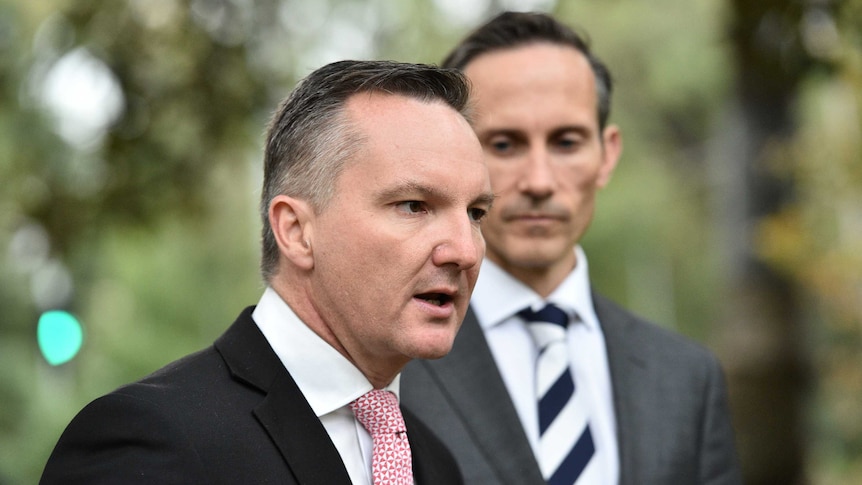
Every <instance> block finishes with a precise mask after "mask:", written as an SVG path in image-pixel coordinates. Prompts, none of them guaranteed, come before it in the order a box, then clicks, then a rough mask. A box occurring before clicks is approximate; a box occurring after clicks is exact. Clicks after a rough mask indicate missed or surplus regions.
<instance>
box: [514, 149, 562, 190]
mask: <svg viewBox="0 0 862 485" xmlns="http://www.w3.org/2000/svg"><path fill="white" fill-rule="evenodd" d="M552 162H553V161H552V160H551V154H550V153H549V152H548V149H547V148H546V147H544V146H539V147H534V148H532V149H531V150H530V151H529V153H528V154H527V158H526V160H525V161H524V164H523V171H522V173H521V177H520V179H519V181H518V190H519V191H520V192H521V193H524V194H527V195H528V196H530V197H532V198H534V199H545V198H548V197H550V196H551V194H553V193H554V187H555V184H556V181H555V180H554V171H553V168H552V166H551V164H552Z"/></svg>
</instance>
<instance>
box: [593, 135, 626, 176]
mask: <svg viewBox="0 0 862 485" xmlns="http://www.w3.org/2000/svg"><path fill="white" fill-rule="evenodd" d="M622 153H623V134H622V133H621V132H620V129H619V127H618V126H617V125H608V126H607V127H605V130H604V131H603V132H602V168H601V172H600V173H599V178H598V181H597V182H596V183H597V185H598V186H599V187H604V186H606V185H607V184H608V182H610V181H611V176H612V175H613V174H614V170H615V169H616V168H617V162H618V161H619V159H620V155H622Z"/></svg>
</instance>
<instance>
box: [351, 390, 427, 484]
mask: <svg viewBox="0 0 862 485" xmlns="http://www.w3.org/2000/svg"><path fill="white" fill-rule="evenodd" d="M350 408H351V409H352V410H353V414H355V415H356V419H358V420H359V422H360V423H362V426H364V427H365V429H367V430H368V432H369V433H371V439H372V441H373V443H374V450H373V451H372V454H371V475H372V477H373V482H374V485H413V458H412V457H411V454H410V443H409V442H408V441H407V427H406V426H405V425H404V417H403V416H402V415H401V409H400V408H399V407H398V398H397V397H395V394H393V393H392V392H389V391H383V390H380V389H374V390H372V391H369V392H368V393H366V394H364V395H363V396H362V397H360V398H359V399H357V400H355V401H353V402H352V403H350Z"/></svg>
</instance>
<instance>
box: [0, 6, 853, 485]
mask: <svg viewBox="0 0 862 485" xmlns="http://www.w3.org/2000/svg"><path fill="white" fill-rule="evenodd" d="M504 9H512V10H539V11H547V12H552V13H554V14H555V15H557V16H558V17H559V18H560V19H561V20H563V21H565V22H566V23H569V24H570V25H573V26H576V27H579V28H582V29H583V30H585V31H586V32H588V34H589V36H590V37H591V38H592V44H593V47H594V49H595V51H596V52H597V53H598V54H599V55H600V56H601V57H603V58H604V59H605V60H606V61H607V63H608V65H609V66H610V68H611V71H612V72H613V73H614V75H615V78H616V82H617V91H616V95H615V99H614V104H613V110H612V116H611V118H612V121H614V122H616V123H617V124H619V125H620V126H621V127H622V129H623V133H624V140H625V151H624V154H623V157H622V160H621V162H620V167H619V169H618V170H617V173H616V175H615V178H614V180H613V182H612V183H611V185H610V186H609V187H608V188H607V189H606V190H605V191H604V192H602V194H601V195H600V198H599V206H598V212H597V215H596V219H595V222H594V224H593V227H592V229H591V231H590V233H589V235H588V238H587V240H586V241H585V242H584V245H585V247H586V249H587V252H588V254H589V255H590V266H591V270H592V274H593V277H594V279H595V283H594V284H595V286H596V287H597V289H598V290H600V291H602V292H604V293H606V294H608V295H609V296H611V297H613V298H614V299H616V300H618V301H619V302H621V303H623V304H625V305H627V306H629V307H630V308H632V309H633V310H635V311H636V312H639V313H641V314H643V315H646V316H648V317H649V318H651V319H654V320H656V321H657V322H659V323H661V324H663V325H666V326H668V327H670V328H673V329H675V330H676V331H679V332H681V333H684V334H686V335H688V336H690V337H692V338H694V339H696V340H698V341H700V342H702V343H703V344H704V345H706V346H708V347H709V348H711V349H713V350H714V351H715V352H716V353H717V354H718V355H719V357H720V358H721V360H722V362H723V364H724V368H725V370H726V373H727V378H728V381H729V388H730V394H731V396H730V397H731V403H732V407H733V413H734V423H735V426H736V430H737V438H738V442H739V450H740V454H741V459H742V462H743V467H744V473H745V476H746V482H747V483H749V484H755V485H757V484H764V485H766V484H769V485H773V484H808V483H811V484H823V485H831V484H858V483H862V128H860V125H862V0H843V1H841V0H795V1H789V0H786V1H785V0H760V1H756V2H751V1H745V0H650V1H636V0H580V1H553V0H416V1H412V2H402V1H398V0H375V1H359V0H315V1H310V0H309V1H302V0H256V1H252V0H112V1H107V0H105V1H101V0H40V1H26V0H0V483H2V484H28V483H36V481H37V480H38V477H39V475H40V473H41V469H42V466H43V465H44V463H45V460H46V459H47V457H48V454H49V453H50V451H51V449H52V447H53V445H54V443H55V442H56V440H57V438H58V437H59V435H60V433H61V432H62V430H63V428H64V427H65V425H66V424H67V423H68V422H69V420H70V419H71V418H72V416H73V415H74V414H75V413H76V412H77V411H78V410H79V409H80V408H81V407H82V406H84V405H85V404H86V403H87V402H89V401H90V400H92V399H93V398H95V397H97V396H98V395H101V394H103V393H105V392H108V391H110V390H112V389H113V388H115V387H116V386H118V385H120V384H123V383H125V382H128V381H131V380H134V379H137V378H140V377H142V376H143V375H145V374H147V373H149V372H151V371H153V370H155V369H156V368H158V367H160V366H162V365H164V364H165V363H167V362H169V361H171V360H173V359H175V358H177V357H180V356H181V355H184V354H186V353H188V352H191V351H194V350H197V349H199V348H202V347H204V346H206V345H209V344H210V343H211V342H212V340H213V339H214V338H216V337H217V336H218V335H219V334H220V333H221V332H222V331H223V330H224V329H225V328H226V327H227V326H228V325H229V324H230V322H232V321H233V319H234V318H235V316H236V315H237V314H238V313H239V311H240V310H241V309H242V308H243V307H244V306H246V305H250V304H254V303H256V301H257V299H258V297H259V296H260V294H261V292H262V289H263V286H262V284H261V282H260V278H259V276H258V255H259V250H258V237H259V230H260V229H259V228H260V223H259V220H258V216H257V212H256V204H257V199H258V197H259V185H260V178H261V171H262V163H261V160H262V154H261V153H262V151H261V146H262V138H263V131H264V127H265V124H266V122H267V119H268V117H269V114H270V113H271V112H272V111H273V110H274V108H275V107H276V105H277V103H278V101H279V100H280V99H281V98H283V97H284V96H285V95H286V94H287V93H288V92H289V91H290V89H291V88H292V87H293V85H294V84H295V82H296V81H297V80H298V79H300V78H301V77H303V76H304V75H306V74H308V73H309V72H310V71H311V70H313V69H314V68H317V67H319V66H321V65H323V64H325V63H327V62H330V61H335V60H339V59H345V58H375V59H395V60H404V61H415V62H427V63H437V62H439V61H440V60H441V59H442V57H443V56H444V55H445V54H446V52H447V51H448V50H449V49H450V48H451V47H452V46H453V45H454V44H455V43H456V41H457V40H458V39H460V38H461V37H462V36H463V35H465V34H466V33H467V32H468V31H469V30H471V29H472V28H473V27H475V26H477V25H478V24H479V23H481V22H483V21H484V20H486V19H488V18H489V17H490V16H491V15H493V14H495V13H497V12H499V11H501V10H504Z"/></svg>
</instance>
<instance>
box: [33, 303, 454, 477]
mask: <svg viewBox="0 0 862 485" xmlns="http://www.w3.org/2000/svg"><path fill="white" fill-rule="evenodd" d="M251 312H252V308H251V307H249V308H247V309H246V310H245V311H244V312H243V313H242V314H241V315H240V316H239V318H237V320H236V322H235V323H234V324H233V325H232V326H231V327H230V328H229V329H228V330H227V332H225V334H224V335H222V336H221V337H220V338H219V339H218V340H217V341H216V342H215V344H214V345H213V346H212V347H209V348H207V349H204V350H202V351H200V352H198V353H196V354H192V355H190V356H187V357H185V358H183V359H181V360H179V361H176V362H174V363H172V364H169V365H168V366H166V367H164V368H162V369H161V370H159V371H157V372H155V373H154V374H152V375H150V376H148V377H146V378H144V379H142V380H141V381H139V382H136V383H133V384H130V385H128V386H124V387H121V388H120V389H117V390H116V391H114V392H112V393H110V394H108V395H106V396H103V397H101V398H99V399H97V400H95V401H93V402H92V403H90V404H89V405H88V406H86V407H85V408H84V409H83V410H82V411H81V412H80V413H79V414H78V415H77V416H76V417H75V419H73V420H72V422H71V424H69V426H68V427H67V428H66V431H65V432H64V433H63V435H62V436H61V437H60V440H59V442H58V443H57V446H56V448H55V449H54V452H53V453H52V454H51V457H50V458H49V459H48V463H47V465H46V466H45V470H44V473H43V474H42V479H41V481H40V483H41V484H43V485H47V484H63V485H69V484H93V483H105V484H107V483H110V484H114V483H116V484H129V483H146V484H154V483H158V484H168V483H171V484H177V485H179V484H183V485H188V484H239V483H249V484H252V483H253V484H259V483H278V484H295V485H296V484H304V485H311V484H319V485H334V484H345V485H347V484H350V478H349V476H348V474H347V470H346V469H345V467H344V464H343V463H342V461H341V456H340V455H339V453H338V450H336V448H335V445H333V444H332V441H331V440H330V439H329V435H328V434H327V432H326V430H325V429H324V427H323V425H322V424H321V423H320V420H319V419H318V418H317V416H316V415H315V414H314V411H312V409H311V406H310V405H309V404H308V402H307V401H306V400H305V397H304V396H303V395H302V392H301V391H300V390H299V388H298V387H297V385H296V383H295V382H294V380H293V378H292V377H291V376H290V374H289V373H288V372H287V371H286V370H285V368H284V366H283V365H282V363H281V361H280V360H279V359H278V357H277V356H276V355H275V352H273V351H272V349H271V348H270V346H269V343H268V342H267V341H266V339H265V338H264V336H263V334H262V333H261V332H260V330H259V329H258V327H257V325H255V323H254V322H253V321H252V318H251ZM321 378H322V379H325V378H326V377H325V376H321ZM404 422H405V424H406V426H407V436H408V439H409V441H410V448H411V451H412V454H413V473H414V477H415V479H416V483H417V485H422V484H424V485H440V484H449V483H461V477H460V476H459V475H458V470H457V466H456V465H455V461H454V459H453V458H452V456H451V455H450V453H449V452H448V450H446V448H445V447H444V446H443V445H442V444H441V443H440V441H439V440H438V439H437V438H436V437H435V436H434V435H433V433H432V432H431V431H430V430H428V429H427V427H425V426H424V425H423V424H422V423H421V422H419V421H418V420H417V419H416V418H415V417H414V416H413V415H412V414H410V412H409V411H406V410H405V411H404Z"/></svg>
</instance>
